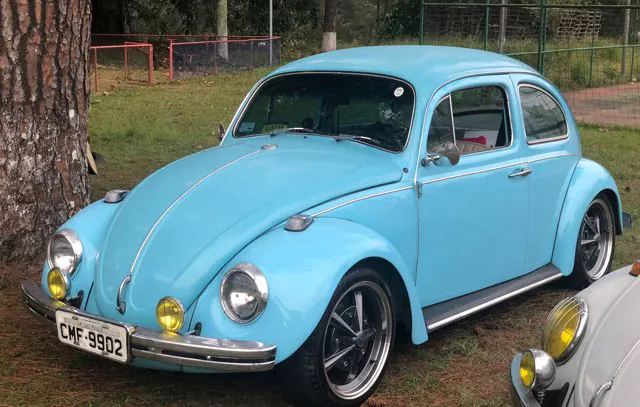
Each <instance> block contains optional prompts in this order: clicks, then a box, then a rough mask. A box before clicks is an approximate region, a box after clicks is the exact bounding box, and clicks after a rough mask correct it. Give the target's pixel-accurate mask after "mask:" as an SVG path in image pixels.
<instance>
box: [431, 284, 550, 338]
mask: <svg viewBox="0 0 640 407" xmlns="http://www.w3.org/2000/svg"><path fill="white" fill-rule="evenodd" d="M560 277H562V273H558V274H556V275H553V276H551V277H547V278H545V279H543V280H540V281H536V282H535V283H533V284H531V285H528V286H526V287H522V288H520V289H518V290H515V291H512V292H510V293H507V294H505V295H502V296H500V297H497V298H494V299H492V300H490V301H487V302H485V303H482V304H480V305H478V306H476V307H473V308H469V309H467V310H464V311H462V312H460V313H458V314H455V315H452V316H450V317H448V318H445V319H443V320H441V321H438V322H435V323H434V324H432V325H427V330H428V331H429V332H431V331H434V330H436V329H438V328H441V327H443V326H445V325H449V324H450V323H452V322H455V321H458V320H460V319H462V318H465V317H467V316H469V315H471V314H475V313H476V312H479V311H482V310H483V309H487V308H489V307H491V306H493V305H495V304H498V303H500V302H502V301H505V300H508V299H509V298H512V297H515V296H517V295H520V294H522V293H524V292H527V291H529V290H533V289H534V288H536V287H540V286H542V285H545V284H547V283H550V282H552V281H554V280H557V279H559V278H560Z"/></svg>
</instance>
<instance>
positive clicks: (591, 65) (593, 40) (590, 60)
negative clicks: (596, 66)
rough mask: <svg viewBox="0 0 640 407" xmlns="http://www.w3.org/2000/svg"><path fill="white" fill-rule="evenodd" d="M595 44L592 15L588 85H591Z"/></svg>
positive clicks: (594, 25) (594, 28) (594, 24)
mask: <svg viewBox="0 0 640 407" xmlns="http://www.w3.org/2000/svg"><path fill="white" fill-rule="evenodd" d="M594 16H595V14H594ZM595 46H596V23H595V17H594V20H593V23H592V24H591V55H590V56H589V87H591V81H592V80H593V60H594V58H595V54H596V52H595Z"/></svg>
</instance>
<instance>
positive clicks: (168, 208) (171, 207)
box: [129, 150, 262, 275]
mask: <svg viewBox="0 0 640 407" xmlns="http://www.w3.org/2000/svg"><path fill="white" fill-rule="evenodd" d="M261 151H262V150H256V151H254V152H251V153H248V154H245V155H243V156H242V157H239V158H236V159H235V160H233V161H230V162H228V163H226V164H225V165H223V166H222V167H219V168H217V169H216V170H214V171H212V172H210V173H209V174H207V175H205V176H204V177H202V178H200V180H198V182H196V183H195V184H193V185H191V186H190V187H189V188H188V189H187V190H186V191H184V192H183V193H182V194H181V195H180V196H179V197H177V198H176V199H175V200H174V201H173V202H172V203H171V205H169V206H168V207H167V209H165V210H164V212H162V215H160V217H159V218H158V219H157V220H156V222H155V223H154V224H153V226H152V227H151V229H150V230H149V232H148V233H147V236H146V237H145V238H144V240H143V241H142V244H141V245H140V248H139V249H138V252H137V253H136V257H135V258H134V259H133V263H132V264H131V268H130V269H129V275H132V274H133V270H134V269H135V267H136V264H137V263H138V260H139V259H140V254H141V253H142V250H143V249H144V247H145V246H146V245H147V242H148V241H149V238H150V237H151V235H152V234H153V232H154V231H155V230H156V228H157V227H158V225H159V224H160V222H161V221H162V219H164V217H165V216H167V214H168V213H169V212H170V211H171V210H172V209H173V208H174V207H175V206H176V205H177V204H178V202H180V201H181V200H182V199H183V198H184V197H185V196H187V195H188V194H189V193H190V192H191V191H193V190H194V189H195V188H196V187H197V186H198V185H200V184H202V183H203V182H205V181H206V180H208V179H209V178H211V177H212V176H214V175H215V174H217V173H219V172H220V171H222V170H224V169H225V168H227V167H230V166H231V165H233V164H235V163H237V162H238V161H241V160H244V159H245V158H247V157H250V156H252V155H255V154H258V153H260V152H261Z"/></svg>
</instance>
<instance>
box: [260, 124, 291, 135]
mask: <svg viewBox="0 0 640 407" xmlns="http://www.w3.org/2000/svg"><path fill="white" fill-rule="evenodd" d="M287 127H289V126H288V125H287V123H267V124H265V125H264V126H262V132H263V133H270V132H272V131H276V130H282V129H286V128H287Z"/></svg>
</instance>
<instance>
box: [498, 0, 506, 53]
mask: <svg viewBox="0 0 640 407" xmlns="http://www.w3.org/2000/svg"><path fill="white" fill-rule="evenodd" d="M500 3H501V4H502V5H503V6H506V4H507V0H501V2H500ZM506 37H507V8H506V7H500V36H499V38H498V48H499V49H500V53H501V54H504V44H505V42H506Z"/></svg>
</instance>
